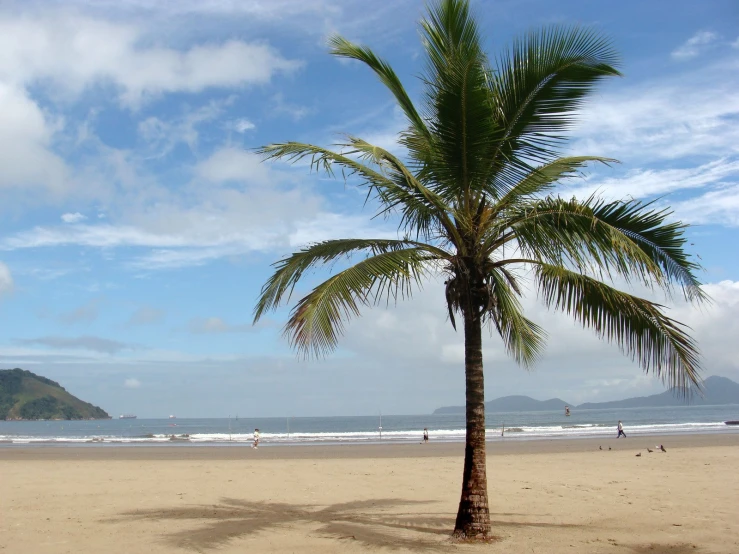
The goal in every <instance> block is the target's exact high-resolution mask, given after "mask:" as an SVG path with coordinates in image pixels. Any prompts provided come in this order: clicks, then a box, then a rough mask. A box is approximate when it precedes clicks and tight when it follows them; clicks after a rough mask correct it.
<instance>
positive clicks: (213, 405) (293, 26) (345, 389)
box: [0, 0, 739, 417]
mask: <svg viewBox="0 0 739 554" xmlns="http://www.w3.org/2000/svg"><path fill="white" fill-rule="evenodd" d="M473 4H474V7H475V10H476V12H477V13H478V14H479V17H480V20H481V21H482V27H483V29H484V31H485V35H486V43H487V46H488V48H489V51H490V52H491V53H492V52H495V51H496V50H497V49H499V48H502V47H504V46H505V45H506V44H507V43H508V41H510V40H511V38H512V37H514V36H515V35H517V34H520V33H522V32H524V31H526V30H528V29H530V28H531V27H535V26H538V25H542V24H550V23H582V24H585V25H591V26H595V27H596V28H598V29H601V30H602V31H604V32H605V33H607V34H609V35H610V36H611V37H612V38H613V40H614V42H615V45H616V47H617V48H618V50H619V51H620V52H621V53H622V56H623V66H622V69H623V72H624V74H625V76H624V78H622V79H619V80H614V81H612V82H610V83H608V84H607V85H606V86H603V87H602V88H601V89H600V90H599V92H598V93H597V94H596V95H595V96H594V97H593V99H592V101H591V102H590V104H589V105H588V106H587V108H586V110H585V111H584V113H583V116H582V119H581V124H580V125H579V127H578V128H577V130H576V132H575V133H574V134H573V140H572V143H571V145H570V148H571V149H572V151H573V152H577V153H579V154H592V155H602V156H609V157H614V158H618V159H619V160H621V162H622V163H621V165H620V166H618V167H616V168H612V169H608V168H606V169H597V170H595V171H593V172H591V173H590V174H589V175H588V176H587V178H586V179H585V180H583V181H580V182H573V183H569V184H567V185H566V186H565V187H563V189H562V193H563V194H566V195H572V194H577V195H583V194H589V193H590V192H592V191H599V192H600V193H601V194H602V195H604V196H606V197H608V198H626V197H629V196H632V197H637V198H644V199H652V198H657V199H658V200H657V202H658V203H659V204H660V205H671V206H672V207H673V208H674V210H675V217H676V218H678V219H681V220H683V221H687V222H690V223H691V224H694V227H693V228H692V229H691V230H690V233H689V238H690V243H691V246H690V249H691V250H692V251H694V252H697V253H698V254H700V256H701V258H702V263H703V264H704V267H705V272H704V273H703V274H702V280H703V281H704V282H705V283H706V285H705V287H706V290H707V291H708V292H709V294H710V295H711V296H712V297H713V299H714V303H713V305H712V306H710V307H705V308H703V309H695V308H692V307H690V306H686V305H683V304H681V303H679V302H678V303H674V302H672V303H670V305H671V306H672V309H671V313H672V314H673V315H674V316H675V317H676V318H678V319H680V320H682V321H684V322H686V323H688V324H689V325H691V326H692V328H693V329H694V333H695V336H696V337H697V338H698V340H699V341H700V345H701V349H702V351H703V354H704V357H703V362H704V367H705V372H704V375H705V376H708V375H714V374H716V375H724V376H727V377H730V378H733V379H734V380H737V381H739V341H737V340H736V339H737V337H739V315H737V314H738V313H739V261H738V257H737V252H738V249H737V246H736V245H737V243H739V125H738V123H739V71H738V70H739V31H738V30H737V29H739V25H738V24H739V8H738V7H737V6H736V3H735V1H734V0H726V1H719V0H716V1H713V0H707V1H703V2H700V3H695V2H691V1H687V0H678V1H677V2H676V1H673V0H671V1H669V2H667V1H665V2H661V1H655V2H649V3H644V2H637V1H624V2H620V3H619V6H618V8H617V9H614V8H613V7H612V6H606V5H605V4H603V3H600V2H588V1H585V0H582V1H570V0H567V1H561V2H547V1H544V0H519V1H516V2H513V1H509V0H495V1H493V0H477V1H475V2H473ZM422 12H423V2H421V1H420V0H402V1H401V0H398V1H395V2H392V3H391V2H385V3H377V2H364V1H359V0H272V1H271V2H256V1H248V0H246V1H236V0H178V1H176V2H175V1H171V2H170V1H167V2H154V1H153V0H116V1H112V0H109V1H108V0H95V1H93V0H64V1H62V0H56V1H54V0H45V1H33V0H22V1H21V0H19V1H17V2H13V0H10V1H5V2H3V3H2V4H1V5H0V51H2V52H3V55H2V56H1V57H0V168H2V170H1V171H0V321H2V326H0V368H12V367H22V368H25V369H29V370H31V371H34V372H37V373H39V374H42V375H44V376H47V377H50V378H52V379H55V380H57V381H60V382H61V383H62V385H64V386H65V387H66V388H67V389H68V390H69V391H70V392H72V393H73V394H76V395H78V396H80V397H82V398H83V399H85V400H88V401H91V402H93V403H95V404H98V405H100V406H102V407H103V408H104V409H105V410H107V411H108V412H110V413H111V414H114V415H117V414H119V413H122V412H133V413H137V414H138V415H139V417H166V416H167V415H168V414H170V413H175V414H177V415H178V416H180V417H187V416H192V417H225V416H227V415H228V414H234V413H239V414H241V415H244V416H283V415H295V416H301V415H343V414H376V413H377V412H379V411H382V412H383V413H396V414H401V413H427V412H430V411H432V410H433V409H435V408H436V407H438V406H441V405H449V404H460V403H462V402H463V398H464V392H463V385H464V382H463V381H464V380H463V367H462V336H461V335H460V334H458V333H455V332H454V331H453V330H452V328H451V326H450V325H449V323H448V321H446V318H445V308H444V302H443V294H442V287H441V284H440V282H439V281H431V282H429V283H428V285H427V286H426V287H425V288H424V289H423V290H422V291H419V293H418V294H417V295H416V296H415V297H414V299H413V300H411V301H408V302H405V303H403V304H401V305H399V306H397V307H391V308H390V309H375V310H372V311H369V312H367V313H366V314H365V315H364V317H362V318H361V319H359V320H355V321H353V322H352V323H351V324H350V325H349V327H348V329H347V333H346V335H345V337H344V339H343V341H342V343H341V347H340V349H339V350H338V351H337V352H336V353H335V354H334V355H332V356H331V357H329V358H328V359H326V360H323V361H312V362H304V361H301V360H299V359H297V358H296V356H295V354H294V353H293V352H291V351H290V349H289V347H288V344H287V343H286V341H285V340H284V339H283V338H282V337H281V327H282V325H283V324H284V321H285V318H286V313H287V312H286V311H280V312H277V313H275V314H272V315H270V317H269V318H268V319H266V320H264V321H263V322H261V323H260V324H259V325H258V326H257V327H252V325H251V315H252V310H253V306H254V302H255V299H256V297H257V294H258V291H259V288H260V286H261V284H262V283H263V282H264V281H265V279H266V278H267V277H268V276H269V274H270V264H271V263H272V262H274V261H276V260H277V259H279V258H280V257H281V256H283V255H285V254H287V253H289V252H291V251H292V250H293V249H295V248H298V247H300V246H302V245H305V244H307V243H309V242H311V241H316V240H322V239H326V238H338V237H347V236H394V235H395V233H396V230H395V227H394V226H393V224H392V222H385V221H378V220H372V219H371V216H372V215H373V209H372V208H373V207H372V206H364V204H363V201H364V197H363V193H362V191H358V190H357V189H355V188H353V187H352V186H345V185H344V183H343V182H341V181H333V180H330V179H327V178H325V177H324V176H322V175H321V176H319V175H315V174H313V175H311V174H309V172H308V170H307V168H306V167H289V166H286V165H277V164H273V165H266V164H260V162H259V160H258V159H257V158H256V157H255V156H254V155H253V153H252V152H251V149H252V148H254V147H256V146H259V145H263V144H267V143H270V142H276V141H286V140H298V141H305V142H313V143H317V144H321V145H328V144H330V143H331V142H332V141H334V140H336V139H337V138H338V137H337V135H338V133H341V132H350V133H352V134H355V135H359V136H362V137H364V138H366V139H367V140H369V141H370V142H375V143H378V144H381V145H384V146H389V147H393V144H394V137H395V135H396V133H397V132H398V130H399V129H401V127H402V120H401V119H400V117H399V116H398V113H397V112H396V111H395V110H394V108H393V104H392V102H391V99H390V97H389V95H388V94H387V93H386V92H385V91H384V90H383V88H382V86H381V85H380V84H378V83H377V82H376V81H375V80H374V79H373V77H372V76H371V75H370V74H369V73H368V71H366V70H365V69H364V68H363V67H361V66H359V65H358V64H354V63H345V62H343V63H342V62H340V61H339V60H337V59H333V58H332V57H330V56H329V55H327V54H326V37H327V36H329V35H330V34H332V33H335V32H339V33H341V34H343V35H345V36H346V37H348V38H350V39H352V40H355V41H359V42H362V43H366V44H369V45H371V46H372V47H373V48H374V49H375V50H376V51H377V52H378V53H379V54H381V55H382V56H384V57H386V58H387V59H388V60H389V61H390V62H391V63H392V64H393V65H394V67H395V68H396V70H397V72H398V73H399V75H400V76H401V78H402V79H403V81H404V82H405V83H406V86H407V88H408V89H409V91H410V92H411V94H412V95H413V96H414V97H416V98H418V96H419V92H420V83H419V80H418V78H417V76H418V75H419V73H420V71H421V62H420V59H419V55H420V45H419V40H418V33H417V27H416V23H417V21H418V19H419V17H420V16H421V15H422ZM320 276H321V274H319V275H317V277H320ZM526 306H527V307H528V308H529V311H530V314H531V317H532V318H534V319H535V320H537V321H538V322H540V323H542V324H543V325H544V326H545V327H546V328H547V330H548V331H549V333H550V339H549V347H548V349H547V353H546V356H545V357H544V359H543V360H542V361H541V363H540V364H539V365H538V367H537V368H536V369H535V370H534V371H531V372H526V371H524V370H522V369H519V368H517V367H515V365H514V364H513V363H512V362H510V361H509V360H507V359H506V358H505V356H504V355H503V352H502V349H501V345H500V344H499V342H498V341H497V340H495V339H494V338H491V339H489V340H487V341H486V343H485V346H484V348H485V355H486V358H485V364H486V379H487V381H486V388H487V397H488V398H495V397H497V396H503V395H507V394H527V395H530V396H533V397H535V398H540V399H544V398H550V397H553V396H559V397H561V398H564V399H566V400H567V401H568V402H571V403H579V402H584V401H598V400H610V399H617V398H622V397H625V396H633V395H641V394H651V393H654V392H660V391H661V390H663V389H662V385H661V383H660V382H659V381H658V380H655V379H654V378H653V377H651V376H645V375H643V373H642V372H641V371H640V369H639V368H638V367H637V366H636V365H635V364H634V363H632V362H631V361H630V360H629V359H627V358H624V357H623V356H621V354H620V353H619V351H618V349H617V348H615V347H613V346H611V345H608V344H603V343H601V342H599V341H598V340H596V339H595V338H594V337H593V336H592V334H591V333H589V332H586V331H583V330H581V329H579V328H578V327H577V326H576V325H574V324H573V323H571V322H570V321H569V320H567V319H566V318H563V317H561V316H559V315H557V314H552V313H548V312H547V311H546V310H544V309H543V308H541V307H540V305H539V304H538V303H537V299H536V296H535V294H532V295H530V297H529V298H527V300H526Z"/></svg>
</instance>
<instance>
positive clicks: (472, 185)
mask: <svg viewBox="0 0 739 554" xmlns="http://www.w3.org/2000/svg"><path fill="white" fill-rule="evenodd" d="M421 29H422V38H423V43H424V46H425V51H426V72H425V83H426V114H427V119H428V121H429V123H428V127H429V129H430V130H431V134H432V136H433V149H432V150H431V151H430V152H428V153H426V157H425V159H426V164H425V167H424V171H426V172H427V173H428V174H429V175H431V179H432V180H433V181H434V182H437V183H443V191H440V192H439V193H440V194H441V195H442V196H443V197H444V199H445V200H446V201H447V202H449V201H451V200H452V198H454V199H456V200H457V201H458V202H459V203H460V204H461V205H466V206H468V207H469V205H470V202H471V199H472V198H473V197H474V196H475V192H478V191H481V190H483V189H484V187H485V185H486V184H487V182H488V180H489V179H488V177H489V169H490V164H489V159H488V156H487V154H488V153H489V152H490V150H491V148H492V146H493V144H494V141H495V139H496V130H497V127H498V123H497V122H496V119H495V116H494V110H493V102H492V95H491V88H490V75H491V70H490V67H489V63H488V60H487V56H486V55H485V52H484V50H483V49H482V39H481V36H480V33H479V29H478V27H477V23H476V21H475V19H474V17H472V14H471V13H470V8H469V4H468V3H467V2H457V1H452V0H443V1H441V2H439V3H438V4H437V5H436V6H433V7H430V8H429V14H428V16H427V18H426V19H424V20H422V21H421Z"/></svg>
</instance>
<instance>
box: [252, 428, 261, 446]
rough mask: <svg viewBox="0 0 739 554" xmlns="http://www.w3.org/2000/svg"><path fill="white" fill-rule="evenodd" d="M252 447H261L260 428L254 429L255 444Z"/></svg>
mask: <svg viewBox="0 0 739 554" xmlns="http://www.w3.org/2000/svg"><path fill="white" fill-rule="evenodd" d="M251 447H252V448H259V429H254V444H252V445H251Z"/></svg>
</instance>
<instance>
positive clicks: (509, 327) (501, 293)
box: [487, 268, 547, 368]
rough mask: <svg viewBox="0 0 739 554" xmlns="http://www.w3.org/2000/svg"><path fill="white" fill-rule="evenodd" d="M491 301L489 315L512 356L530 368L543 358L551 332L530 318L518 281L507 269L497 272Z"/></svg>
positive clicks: (492, 276)
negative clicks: (516, 281) (526, 312)
mask: <svg viewBox="0 0 739 554" xmlns="http://www.w3.org/2000/svg"><path fill="white" fill-rule="evenodd" d="M489 277H490V279H491V302H490V307H489V309H488V312H487V315H488V317H489V318H490V321H491V322H492V323H493V325H494V326H495V329H496V330H497V331H498V334H499V335H500V337H501V338H502V339H503V344H505V347H506V350H507V351H508V354H509V355H510V356H511V357H512V358H513V359H514V360H516V362H517V363H518V364H520V365H522V366H524V367H526V368H529V367H531V366H532V365H533V364H534V363H535V362H536V361H537V360H538V358H539V356H540V355H541V353H542V351H543V350H544V346H545V344H546V337H547V333H546V331H544V329H543V328H542V327H540V326H539V325H537V324H536V323H534V322H533V321H531V320H530V319H527V318H526V317H524V315H523V309H522V307H521V303H520V302H519V300H518V298H517V296H520V291H518V290H517V285H516V284H515V280H514V279H513V278H512V276H511V275H510V274H508V273H507V272H506V271H505V270H504V269H503V268H499V269H496V270H493V271H492V272H491V273H490V275H489Z"/></svg>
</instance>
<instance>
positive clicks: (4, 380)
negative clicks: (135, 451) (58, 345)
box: [0, 368, 110, 420]
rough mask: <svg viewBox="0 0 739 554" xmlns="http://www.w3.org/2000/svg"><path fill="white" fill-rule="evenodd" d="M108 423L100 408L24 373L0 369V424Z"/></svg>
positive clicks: (106, 415) (54, 385) (46, 381)
mask: <svg viewBox="0 0 739 554" xmlns="http://www.w3.org/2000/svg"><path fill="white" fill-rule="evenodd" d="M29 419H30V420H33V419H110V416H109V415H108V414H107V413H106V412H105V411H104V410H103V409H101V408H98V407H97V406H93V405H92V404H89V403H88V402H83V401H82V400H80V399H79V398H76V397H75V396H72V395H71V394H69V393H68V392H67V391H66V390H64V388H63V387H62V386H61V385H60V384H59V383H57V382H56V381H52V380H51V379H47V378H46V377H41V376H40V375H36V374H35V373H31V372H30V371H26V370H24V369H18V368H16V369H0V420H29Z"/></svg>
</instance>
